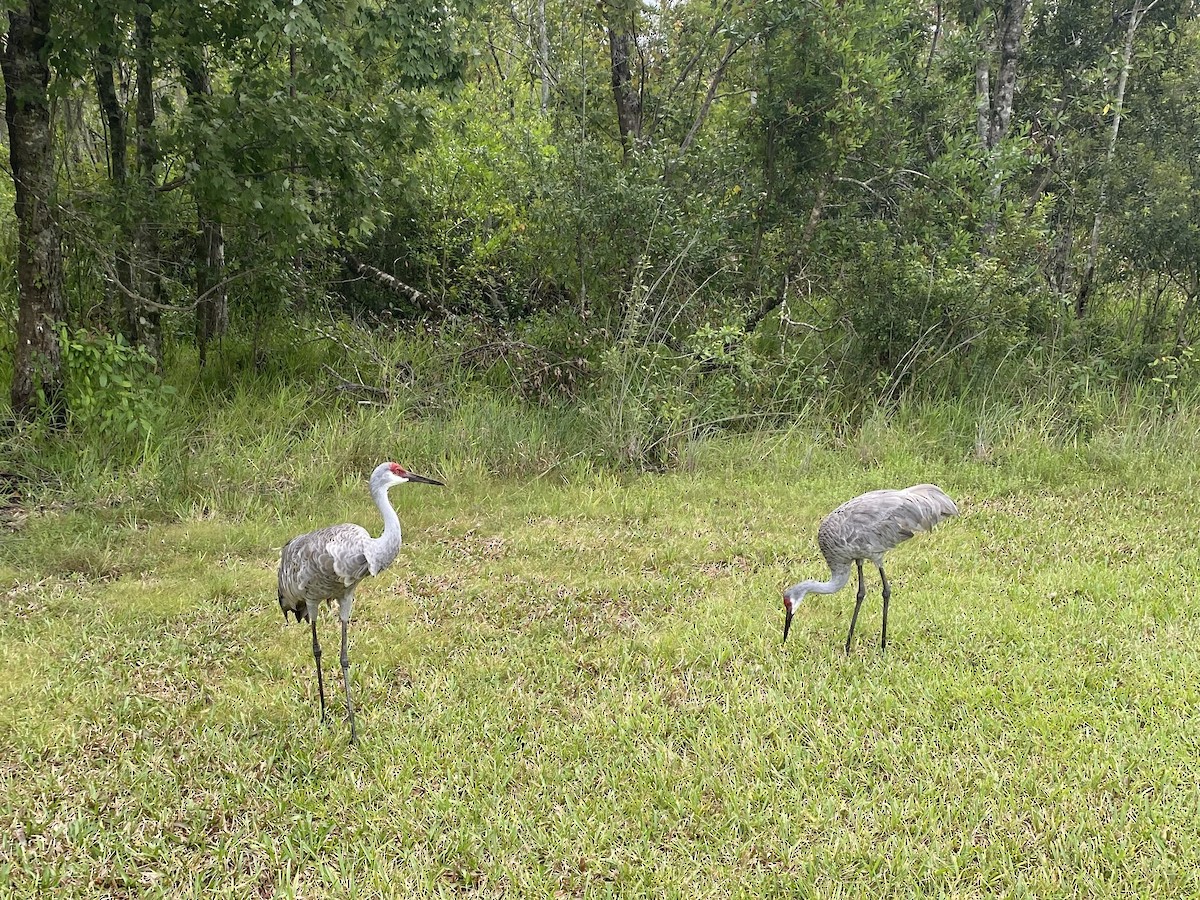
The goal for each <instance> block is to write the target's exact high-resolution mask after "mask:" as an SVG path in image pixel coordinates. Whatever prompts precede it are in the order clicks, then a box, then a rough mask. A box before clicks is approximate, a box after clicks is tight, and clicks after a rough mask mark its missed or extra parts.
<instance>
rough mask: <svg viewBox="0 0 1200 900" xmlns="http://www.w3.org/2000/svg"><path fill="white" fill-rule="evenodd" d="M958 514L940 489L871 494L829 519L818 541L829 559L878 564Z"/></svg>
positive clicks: (929, 487)
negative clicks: (892, 551)
mask: <svg viewBox="0 0 1200 900" xmlns="http://www.w3.org/2000/svg"><path fill="white" fill-rule="evenodd" d="M957 514H958V507H957V506H956V505H955V503H954V501H953V500H951V499H950V498H949V497H948V496H947V495H946V494H945V492H944V491H942V489H941V488H939V487H938V486H937V485H933V484H917V485H913V486H912V487H910V488H905V489H904V490H901V491H895V490H881V491H869V492H867V493H865V494H862V495H860V496H858V497H855V498H854V499H853V500H848V501H846V502H845V503H843V504H842V505H841V506H839V507H838V508H837V509H835V510H834V511H833V512H831V513H830V514H829V515H828V516H826V517H825V519H824V521H823V522H821V527H820V529H819V530H818V532H817V540H818V542H819V543H820V545H821V549H822V551H823V552H824V553H825V556H826V558H827V559H830V558H834V557H836V558H839V559H845V560H850V559H863V558H865V559H874V560H878V559H879V558H880V557H881V556H882V554H884V553H885V552H887V551H888V550H890V549H891V548H892V547H895V546H896V545H897V544H899V543H902V542H903V541H907V540H908V539H909V538H910V537H912V536H913V535H914V534H916V533H917V532H920V531H929V530H930V529H931V528H933V527H934V526H935V525H937V524H938V523H939V522H941V521H942V520H943V519H946V518H949V517H950V516H954V515H957Z"/></svg>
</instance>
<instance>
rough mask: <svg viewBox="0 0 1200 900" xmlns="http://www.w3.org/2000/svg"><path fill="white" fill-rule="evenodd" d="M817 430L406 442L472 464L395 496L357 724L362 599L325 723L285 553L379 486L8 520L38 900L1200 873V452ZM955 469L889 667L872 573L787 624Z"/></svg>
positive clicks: (10, 823) (369, 587)
mask: <svg viewBox="0 0 1200 900" xmlns="http://www.w3.org/2000/svg"><path fill="white" fill-rule="evenodd" d="M803 444H804V442H803V441H801V440H795V441H786V442H784V441H781V442H779V443H778V444H776V445H769V444H763V443H755V444H754V445H753V447H752V448H747V447H742V448H741V449H739V447H738V446H737V445H731V446H728V447H724V448H718V449H712V450H709V451H707V452H705V453H703V454H702V455H701V458H700V461H699V464H698V465H697V467H696V468H695V469H694V471H690V472H679V473H672V474H661V475H653V474H648V475H641V476H636V477H632V476H630V477H617V476H613V477H604V476H596V477H593V478H590V479H588V480H585V481H578V482H575V483H569V484H564V483H562V482H561V481H555V480H554V479H553V478H551V477H546V478H541V479H520V478H515V477H501V478H493V477H487V476H484V475H482V474H479V473H477V472H472V471H471V470H470V469H469V468H464V469H462V470H460V471H454V470H446V469H445V468H443V470H441V471H439V469H438V467H437V465H436V464H431V463H430V462H429V461H426V460H416V459H412V460H410V459H403V460H400V462H402V463H404V464H407V465H411V466H412V467H413V468H414V469H416V470H417V471H419V472H422V473H425V474H429V475H434V476H440V477H444V478H446V480H447V481H448V482H449V484H448V486H447V487H446V488H441V489H439V488H434V487H426V486H417V485H412V486H401V487H399V488H396V489H394V490H393V491H392V496H393V499H394V500H395V501H396V505H397V507H398V509H399V512H400V516H401V519H402V521H403V523H404V530H405V546H404V548H403V549H402V550H401V555H400V557H399V559H398V560H397V562H396V564H395V565H394V566H393V567H392V569H390V570H389V571H387V572H386V573H384V574H383V575H381V576H380V577H378V578H375V579H371V580H369V581H367V582H365V583H364V584H363V585H362V586H361V587H360V590H359V593H358V602H357V605H356V607H355V616H354V622H353V625H352V629H351V651H350V655H351V660H352V662H353V665H354V667H353V670H352V671H353V678H354V682H355V690H356V699H357V704H358V716H359V719H358V724H359V731H360V735H361V740H362V745H361V747H360V748H358V749H353V748H350V747H348V745H347V738H348V735H349V730H348V728H347V725H346V722H345V719H344V701H343V698H342V693H341V686H340V677H339V674H338V666H337V653H336V650H337V625H336V617H335V616H334V615H332V613H326V614H325V615H324V616H323V618H322V620H321V623H320V626H321V632H322V635H323V639H324V640H323V642H324V645H325V650H326V653H325V660H324V661H325V665H326V669H325V671H326V682H327V689H328V692H329V699H330V708H331V712H332V716H331V721H330V723H329V724H328V725H327V726H325V727H321V726H320V725H319V724H318V719H317V701H316V681H315V678H314V673H313V666H312V657H311V649H310V643H309V636H308V633H307V629H306V628H305V627H297V626H295V625H294V624H293V625H291V626H290V627H285V626H284V623H283V619H282V617H281V615H280V613H279V609H278V606H277V604H276V600H275V591H274V566H275V563H276V560H277V558H278V548H279V547H280V545H281V544H282V543H283V542H284V541H285V540H286V539H287V538H289V537H291V536H292V535H294V534H296V533H298V532H301V531H304V530H307V529H309V528H312V527H315V526H318V525H323V524H330V523H333V522H337V521H357V522H360V523H362V524H364V525H366V526H368V527H369V528H371V529H372V530H374V531H377V530H378V519H377V514H376V513H375V511H374V509H373V507H372V506H371V504H370V500H369V498H368V497H367V494H366V491H365V488H364V486H363V481H362V480H358V479H348V480H347V481H346V482H345V484H344V485H342V486H341V487H338V488H336V489H332V490H328V491H326V492H324V493H323V494H321V495H317V496H314V495H312V494H311V493H310V492H307V491H305V490H303V488H302V486H300V487H290V486H289V484H288V483H287V482H284V481H281V482H280V483H279V484H277V485H273V484H259V485H250V486H247V491H249V492H251V493H253V492H258V493H259V494H261V495H262V496H263V497H264V499H263V501H262V502H261V503H259V504H258V505H257V506H256V505H255V503H253V502H250V501H247V503H246V504H245V505H244V507H243V508H242V509H240V510H238V511H237V512H230V511H222V510H221V509H219V508H217V509H213V508H205V507H204V505H203V504H196V505H194V506H192V507H189V508H188V509H186V510H183V509H181V510H180V511H179V512H178V514H176V515H162V514H158V515H155V516H151V517H149V518H148V519H143V518H141V514H140V513H139V511H138V510H139V500H138V499H137V498H134V499H129V500H126V501H125V502H124V503H120V504H116V505H112V506H107V507H105V508H103V509H97V510H92V509H83V508H75V509H73V510H72V509H66V510H63V509H59V510H54V509H51V510H45V511H41V512H34V513H33V514H31V515H30V516H29V517H28V518H26V519H24V521H23V522H22V524H21V527H20V528H19V529H18V530H16V531H7V532H4V533H2V534H0V548H2V549H0V896H4V897H9V896H14V897H32V896H42V897H46V896H56V897H68V896H91V897H121V896H170V897H178V896H205V897H212V896H227V897H254V896H264V897H265V896H297V897H330V896H354V897H370V896H397V897H425V896H461V895H467V896H484V897H487V896H496V897H502V896H520V897H559V896H567V897H571V896H597V897H602V896H614V897H616V896H620V897H635V896H646V897H681V898H698V897H773V896H777V897H808V896H814V897H817V896H819V897H839V896H843V897H864V896H868V897H869V896H894V897H907V896H924V897H981V896H988V897H992V896H1009V897H1025V896H1028V897H1047V896H1064V897H1065V896H1071V897H1078V896H1087V897H1109V896H1112V897H1116V896H1121V897H1125V896H1145V897H1182V896H1196V895H1200V787H1198V785H1200V584H1198V573H1200V548H1198V543H1200V541H1198V538H1197V532H1196V523H1197V522H1198V521H1200V498H1198V490H1197V487H1198V486H1197V483H1196V481H1195V478H1194V474H1193V469H1192V466H1191V464H1190V461H1188V460H1184V459H1177V460H1173V461H1172V460H1167V461H1165V462H1164V461H1161V460H1157V461H1151V460H1146V461H1141V460H1138V459H1136V458H1129V457H1106V456H1103V455H1101V454H1097V453H1092V452H1087V451H1079V452H1073V451H1059V452H1051V451H1046V452H1045V453H1043V454H1040V455H1039V454H1034V455H1032V456H1022V455H1020V454H1013V455H1011V456H1008V457H1000V458H997V459H992V460H990V461H987V462H980V461H975V460H973V459H964V460H962V461H950V462H947V461H946V459H945V458H944V456H938V455H936V454H928V455H926V456H922V455H921V454H920V453H916V454H913V453H904V452H897V453H894V454H889V453H887V452H881V453H880V454H878V455H874V456H873V455H870V454H868V455H866V456H864V454H862V453H861V452H860V451H859V450H856V449H854V448H850V449H844V450H833V449H817V450H813V449H811V448H807V449H806V448H805V447H803V446H801V445H803ZM744 457H748V459H744ZM365 475H366V472H364V473H363V477H364V478H365ZM269 481H270V478H269V476H264V482H269ZM920 481H936V482H937V483H939V484H940V485H941V486H942V487H943V488H944V489H946V490H947V491H948V492H949V493H951V495H952V496H954V497H955V499H956V500H957V501H958V503H959V506H960V508H961V511H962V513H961V515H960V516H959V517H958V518H957V519H953V520H951V521H949V522H947V523H945V524H944V525H942V526H941V527H939V528H938V529H937V530H936V531H934V532H933V533H931V534H925V535H920V536H918V537H917V538H915V539H914V540H912V541H910V542H908V543H907V544H905V545H903V546H901V547H900V548H899V549H897V550H896V551H894V552H893V553H892V554H891V556H890V557H889V563H890V564H889V576H890V578H891V580H892V584H893V599H892V604H891V614H890V617H889V647H888V650H887V653H886V655H881V654H880V651H879V625H880V621H879V619H880V600H879V585H878V580H877V575H876V573H875V572H874V571H873V569H870V568H869V570H868V571H869V576H870V580H869V583H868V588H869V591H870V596H869V599H868V602H867V603H866V604H865V605H864V608H863V613H862V616H861V617H860V620H859V625H858V630H857V634H856V635H855V645H854V648H853V651H852V652H851V654H850V655H849V657H847V656H846V655H845V654H844V653H843V651H842V645H843V642H844V640H845V636H846V628H847V626H848V624H849V618H850V612H851V608H852V606H853V584H852V585H851V586H850V587H849V588H847V589H845V590H843V591H842V592H840V593H838V594H834V595H831V596H817V595H811V596H810V597H809V598H807V599H806V600H805V607H804V608H803V609H802V610H801V611H800V612H799V613H798V614H797V617H796V621H795V623H794V624H793V628H792V633H791V636H790V638H789V640H788V643H787V644H786V645H781V643H780V637H781V632H782V624H783V611H782V606H781V602H780V591H781V589H782V588H783V587H784V586H786V585H787V584H790V583H792V582H793V581H797V580H800V579H802V578H808V577H815V576H819V577H825V575H826V574H827V573H826V570H825V569H824V566H823V562H822V560H821V558H820V555H819V552H818V550H817V546H816V542H815V534H816V528H817V524H818V522H819V520H820V517H821V515H822V514H824V513H825V512H827V511H828V510H829V509H832V508H833V507H834V506H835V505H837V503H839V502H841V501H842V500H844V499H847V498H849V497H851V496H853V495H855V494H857V493H860V492H862V491H865V490H870V489H873V488H877V487H887V486H891V487H902V486H905V485H908V484H912V483H916V482H920Z"/></svg>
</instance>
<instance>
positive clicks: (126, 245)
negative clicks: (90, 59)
mask: <svg viewBox="0 0 1200 900" xmlns="http://www.w3.org/2000/svg"><path fill="white" fill-rule="evenodd" d="M105 24H106V26H107V27H109V28H111V29H112V35H110V37H109V38H107V39H105V40H102V41H101V42H100V43H99V45H98V46H97V48H96V65H95V69H96V99H97V100H98V102H99V104H100V111H101V113H102V114H103V116H104V122H105V125H106V126H107V131H108V178H109V181H110V182H111V183H112V189H113V199H114V201H115V203H116V218H117V227H118V232H119V234H118V237H117V246H116V248H115V249H114V251H113V257H114V260H115V267H114V268H115V271H116V278H117V281H118V282H120V284H119V285H118V286H117V290H116V291H115V292H114V293H115V296H114V297H113V300H114V301H115V302H116V303H119V304H120V320H121V332H122V333H123V334H124V335H125V339H126V340H127V341H129V343H130V344H131V345H136V344H137V343H138V338H139V331H140V328H139V327H138V325H139V319H140V315H139V312H140V310H139V309H138V303H137V301H136V300H134V299H133V295H134V283H133V261H132V259H131V252H130V248H131V245H132V243H133V241H132V237H131V235H130V215H129V212H130V207H129V201H130V198H129V192H128V190H127V188H128V185H129V162H128V156H129V138H128V130H127V125H126V117H125V110H124V108H122V106H121V101H120V99H119V98H118V97H117V82H116V75H115V73H114V71H113V67H114V65H115V63H116V60H117V47H116V45H115V43H114V40H115V34H116V21H115V18H114V19H112V20H110V21H109V22H107V23H105ZM122 287H124V288H126V290H122V289H121V288H122Z"/></svg>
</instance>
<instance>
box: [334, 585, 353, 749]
mask: <svg viewBox="0 0 1200 900" xmlns="http://www.w3.org/2000/svg"><path fill="white" fill-rule="evenodd" d="M353 605H354V597H353V595H351V596H348V597H343V598H342V602H341V604H340V605H339V609H338V617H339V618H340V619H341V620H342V683H343V684H344V685H345V686H346V712H347V714H348V715H349V716H350V743H351V744H355V745H357V744H358V731H357V729H356V728H355V727H354V701H353V700H352V699H351V697H350V652H349V649H348V641H349V631H350V609H351V607H352V606H353Z"/></svg>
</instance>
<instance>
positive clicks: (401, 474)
mask: <svg viewBox="0 0 1200 900" xmlns="http://www.w3.org/2000/svg"><path fill="white" fill-rule="evenodd" d="M392 474H393V475H395V476H396V477H397V478H405V477H407V476H408V473H407V472H405V471H404V467H403V466H401V465H400V464H399V463H392Z"/></svg>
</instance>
